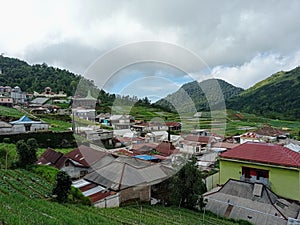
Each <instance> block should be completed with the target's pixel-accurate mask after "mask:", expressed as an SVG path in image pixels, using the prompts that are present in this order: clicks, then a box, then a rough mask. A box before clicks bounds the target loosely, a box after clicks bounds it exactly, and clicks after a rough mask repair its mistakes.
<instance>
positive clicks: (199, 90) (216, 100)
mask: <svg viewBox="0 0 300 225" xmlns="http://www.w3.org/2000/svg"><path fill="white" fill-rule="evenodd" d="M216 84H217V85H219V87H220V88H219V87H218V86H216ZM219 89H220V90H221V96H220V95H218V93H219V92H218V91H219ZM242 91H243V89H242V88H238V87H235V86H233V85H231V84H229V83H227V82H226V81H224V80H220V79H209V80H205V81H202V82H200V83H198V82H197V81H193V82H189V83H187V84H184V85H183V86H182V87H181V88H180V89H179V90H178V91H176V92H175V93H173V94H170V95H168V96H167V97H165V98H163V99H161V100H159V101H157V102H156V103H155V104H156V105H159V106H161V107H163V108H169V109H171V110H172V111H175V108H176V110H177V111H179V112H195V111H209V110H210V108H211V107H215V106H217V105H218V104H220V103H221V102H222V101H223V100H227V99H229V98H231V97H233V96H236V95H238V94H240V93H241V92H242ZM208 99H209V102H208ZM209 103H210V104H211V105H209Z"/></svg>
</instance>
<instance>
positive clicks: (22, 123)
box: [10, 116, 49, 133]
mask: <svg viewBox="0 0 300 225" xmlns="http://www.w3.org/2000/svg"><path fill="white" fill-rule="evenodd" d="M10 124H11V125H12V132H13V133H24V132H35V131H41V130H48V129H49V124H48V123H45V122H43V121H33V120H31V119H29V118H28V117H27V116H22V117H21V118H20V119H19V120H16V121H12V122H10Z"/></svg>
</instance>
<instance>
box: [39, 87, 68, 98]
mask: <svg viewBox="0 0 300 225" xmlns="http://www.w3.org/2000/svg"><path fill="white" fill-rule="evenodd" d="M33 96H34V97H45V98H66V97H67V94H65V93H64V92H63V91H59V93H58V94H56V93H54V92H53V91H52V88H51V87H45V89H44V91H43V92H42V93H38V92H36V91H34V92H33Z"/></svg>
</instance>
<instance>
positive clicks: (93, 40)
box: [0, 0, 300, 99]
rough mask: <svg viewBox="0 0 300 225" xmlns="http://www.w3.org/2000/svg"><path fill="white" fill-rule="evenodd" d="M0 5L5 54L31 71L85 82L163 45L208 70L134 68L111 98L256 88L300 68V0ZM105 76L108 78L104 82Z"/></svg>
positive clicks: (64, 0) (121, 76) (122, 74)
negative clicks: (135, 51) (112, 63)
mask: <svg viewBox="0 0 300 225" xmlns="http://www.w3.org/2000/svg"><path fill="white" fill-rule="evenodd" d="M0 4H1V12H0V27H1V33H0V51H1V53H4V55H5V56H10V57H17V58H20V59H23V60H25V61H27V62H29V63H30V64H34V63H43V62H45V63H47V64H48V65H51V66H56V67H60V68H65V69H68V70H70V71H72V72H75V73H77V74H82V75H83V74H85V73H86V71H87V69H88V68H89V67H90V66H91V65H93V63H95V62H97V60H101V56H103V55H105V54H107V52H110V51H112V50H114V49H116V48H118V47H119V46H124V45H127V44H130V43H135V42H142V41H159V42H165V43H171V44H174V45H177V46H180V48H185V49H187V50H188V51H191V52H193V53H194V54H196V55H197V57H199V58H201V59H202V60H203V61H204V62H205V65H206V67H203V68H202V69H201V68H199V70H198V71H191V73H193V75H192V76H190V75H189V74H186V73H185V72H188V73H189V72H190V71H185V72H183V71H181V70H180V68H175V67H176V65H175V67H174V66H170V65H165V64H164V63H155V62H154V63H153V62H152V63H149V62H139V63H135V64H131V65H127V66H124V67H123V68H122V69H119V70H118V71H116V73H115V74H113V75H112V74H109V75H108V76H111V78H112V79H110V81H108V82H107V84H106V86H105V87H106V89H107V90H108V91H111V92H116V93H122V94H127V93H129V94H135V95H138V96H140V97H142V96H145V95H151V96H152V95H153V96H154V97H153V98H152V99H157V98H159V97H163V96H165V95H166V94H168V93H170V92H173V91H176V89H177V88H178V86H180V85H181V84H183V83H185V82H187V81H190V80H192V79H197V80H202V79H205V77H216V78H221V79H224V80H226V81H227V82H229V83H231V84H233V85H236V86H239V87H242V88H248V87H250V86H251V85H253V84H255V83H256V82H258V81H260V80H262V79H264V78H266V77H267V76H269V75H271V74H272V73H275V72H277V71H280V70H290V69H292V68H294V67H296V66H298V65H299V64H300V63H299V62H300V44H299V43H300V42H299V41H300V25H299V21H300V13H299V10H300V1H298V0H294V1H293V0H290V1H286V0H276V1H234V0H233V1H199V0H194V1H193V0H184V1H172V0H164V1H159V0H157V1H156V0H151V1H140V0H128V1H111V0H107V1H100V0H95V1H93V0H89V1H83V0H82V1H76V0H69V1H68V0H57V1H56V0H51V1H38V0H37V1H34V0H27V1H21V0H20V1H15V0H10V1H6V0H0ZM297 21H298V22H297ZM99 73H101V71H99ZM149 74H150V75H149ZM86 75H87V76H88V74H86ZM102 76H107V74H106V75H103V74H102V75H100V76H99V79H102ZM95 82H96V83H97V80H95ZM155 96H156V97H155Z"/></svg>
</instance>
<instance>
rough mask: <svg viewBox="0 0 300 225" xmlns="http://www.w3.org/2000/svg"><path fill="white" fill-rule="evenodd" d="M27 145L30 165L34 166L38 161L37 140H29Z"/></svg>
mask: <svg viewBox="0 0 300 225" xmlns="http://www.w3.org/2000/svg"><path fill="white" fill-rule="evenodd" d="M26 143H27V145H28V157H29V163H30V164H33V163H35V162H36V161H37V155H36V150H37V147H38V144H37V141H36V139H35V138H29V139H28V140H27V142H26Z"/></svg>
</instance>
